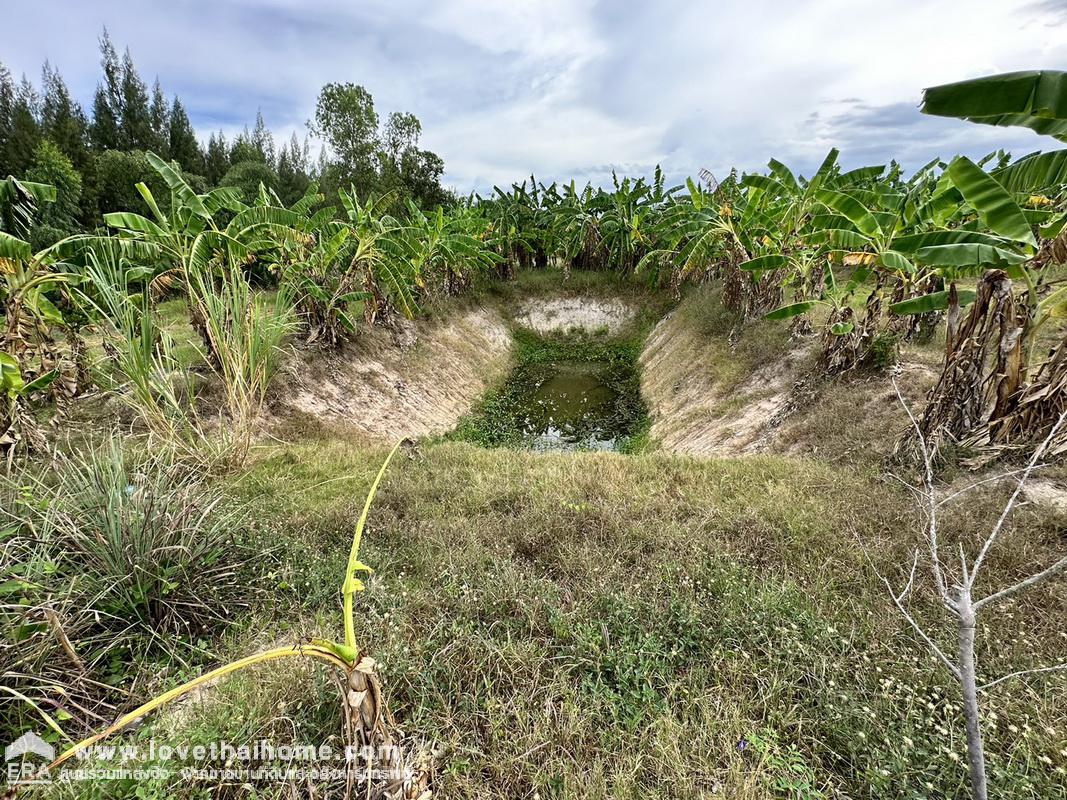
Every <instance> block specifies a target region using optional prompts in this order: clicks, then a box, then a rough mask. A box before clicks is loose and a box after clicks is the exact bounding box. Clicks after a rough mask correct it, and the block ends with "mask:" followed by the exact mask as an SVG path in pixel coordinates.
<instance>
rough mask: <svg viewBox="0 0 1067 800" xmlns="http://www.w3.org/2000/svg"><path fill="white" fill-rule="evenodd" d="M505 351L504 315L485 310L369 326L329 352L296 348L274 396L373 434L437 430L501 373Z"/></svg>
mask: <svg viewBox="0 0 1067 800" xmlns="http://www.w3.org/2000/svg"><path fill="white" fill-rule="evenodd" d="M510 351H511V335H510V333H509V331H508V327H507V324H506V323H505V321H504V319H503V317H501V316H500V314H498V313H497V312H496V311H493V310H490V309H485V308H482V309H476V310H472V311H467V312H461V313H459V314H457V316H455V317H454V318H453V319H451V320H449V321H447V322H441V321H422V320H420V321H419V322H415V323H407V322H405V323H402V324H401V326H400V327H399V328H398V329H396V330H392V331H390V330H387V329H384V328H374V329H372V330H370V331H367V332H365V333H363V334H362V335H360V336H359V337H357V338H356V339H355V340H353V341H352V342H349V343H347V344H346V345H345V346H344V347H343V348H342V349H341V350H339V351H337V352H336V353H329V354H310V353H306V352H303V353H300V354H298V355H297V357H296V358H294V359H292V360H291V362H290V364H289V365H288V367H287V371H288V372H289V373H290V374H289V375H287V376H283V378H282V379H280V380H279V381H277V383H276V385H280V386H286V387H289V388H290V389H291V388H292V387H296V391H295V393H292V394H290V395H289V396H288V397H284V396H279V398H278V400H277V401H276V402H277V405H279V406H282V408H281V409H280V410H281V411H282V413H284V407H288V408H289V409H291V410H294V411H297V412H302V413H305V414H309V415H312V416H314V417H316V418H318V419H319V420H321V421H323V422H325V423H327V424H332V425H338V426H342V427H347V428H350V429H354V430H356V431H358V432H360V433H363V434H366V435H367V436H368V437H370V438H374V439H388V440H395V439H398V438H400V437H402V436H412V437H417V436H427V435H434V434H440V433H444V432H446V431H448V430H451V429H452V428H453V427H454V426H455V424H456V422H457V421H458V420H459V419H460V417H462V416H463V415H464V414H466V413H467V412H468V411H469V410H470V408H471V406H472V405H473V404H474V403H475V402H476V401H477V400H478V398H479V397H480V396H481V395H482V393H483V392H484V391H485V390H486V389H487V388H488V386H489V385H490V384H491V383H493V382H494V381H496V380H498V379H499V378H500V377H502V376H503V374H504V373H505V372H506V371H507V369H508V365H509V354H510Z"/></svg>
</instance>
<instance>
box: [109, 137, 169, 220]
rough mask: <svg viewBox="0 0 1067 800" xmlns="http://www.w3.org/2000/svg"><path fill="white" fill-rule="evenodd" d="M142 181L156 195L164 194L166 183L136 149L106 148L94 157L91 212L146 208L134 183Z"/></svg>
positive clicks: (163, 195)
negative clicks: (93, 203)
mask: <svg viewBox="0 0 1067 800" xmlns="http://www.w3.org/2000/svg"><path fill="white" fill-rule="evenodd" d="M142 182H143V183H145V184H147V185H148V187H149V188H150V189H151V190H152V192H153V193H154V194H155V195H156V196H157V197H159V198H161V199H163V198H166V196H167V188H166V184H164V183H163V180H162V178H160V177H159V174H158V173H157V172H156V171H155V170H154V169H153V168H152V165H151V164H150V163H149V162H148V159H147V158H146V157H145V154H144V153H143V152H142V151H140V150H135V151H132V152H124V151H121V150H106V151H104V152H103V153H100V154H99V155H98V156H97V157H96V170H95V175H94V185H93V191H92V193H93V197H94V198H95V202H96V209H95V214H94V216H98V215H103V214H109V213H111V212H113V211H134V210H135V211H138V212H141V211H144V212H145V213H148V212H149V209H148V207H147V206H146V205H145V202H144V200H143V199H142V197H141V195H140V193H139V192H138V191H137V188H136V186H137V184H138V183H142Z"/></svg>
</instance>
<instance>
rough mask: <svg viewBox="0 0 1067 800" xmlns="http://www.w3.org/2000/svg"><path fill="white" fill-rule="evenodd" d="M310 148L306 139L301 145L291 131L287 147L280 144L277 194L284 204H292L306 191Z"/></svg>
mask: <svg viewBox="0 0 1067 800" xmlns="http://www.w3.org/2000/svg"><path fill="white" fill-rule="evenodd" d="M309 160H310V149H309V147H308V142H307V139H304V145H303V147H301V145H300V140H299V139H298V138H297V136H296V132H295V131H294V132H293V135H292V137H291V138H290V139H289V145H288V147H286V146H284V145H283V146H282V149H281V151H280V152H279V153H278V195H279V196H280V197H281V199H282V201H283V202H284V203H285V204H286V205H292V204H293V203H295V202H296V201H297V200H299V199H300V198H301V197H303V196H304V194H305V192H307V189H308V186H309V185H310V183H311V178H310V177H309V175H308V162H309Z"/></svg>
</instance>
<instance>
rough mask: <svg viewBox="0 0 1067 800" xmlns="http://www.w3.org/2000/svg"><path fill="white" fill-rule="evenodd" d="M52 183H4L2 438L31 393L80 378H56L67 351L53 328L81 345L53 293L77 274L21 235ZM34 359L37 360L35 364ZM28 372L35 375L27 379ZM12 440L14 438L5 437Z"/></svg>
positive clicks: (71, 388) (0, 217) (0, 216)
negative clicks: (63, 348)
mask: <svg viewBox="0 0 1067 800" xmlns="http://www.w3.org/2000/svg"><path fill="white" fill-rule="evenodd" d="M55 196H56V195H55V189H54V187H52V186H48V185H47V184H37V183H28V182H25V181H18V180H15V179H14V178H10V177H9V178H8V179H7V180H5V181H3V182H2V183H0V221H2V222H3V225H4V227H5V228H6V229H7V230H2V231H0V307H2V309H3V317H4V325H3V329H2V330H0V355H3V357H4V376H5V377H4V379H3V380H4V390H3V391H4V397H5V400H4V401H3V407H2V408H0V428H2V431H0V438H6V437H10V436H13V435H14V434H12V433H11V431H12V430H13V428H14V426H15V424H16V422H17V420H18V418H19V416H20V415H19V412H18V410H19V408H20V407H22V406H23V405H24V401H25V400H26V399H27V398H29V396H30V395H31V394H34V393H36V392H39V391H42V390H45V389H49V388H54V385H55V386H62V387H64V388H63V389H62V391H63V393H64V394H67V395H70V394H73V393H74V392H76V391H77V389H78V387H77V385H76V381H63V382H61V383H59V384H57V383H56V378H57V377H58V375H59V374H60V373H61V372H62V369H61V365H63V364H64V363H66V357H65V355H64V353H63V351H62V350H61V349H60V347H59V345H58V343H57V342H56V338H55V335H54V332H55V330H56V329H57V328H64V329H65V330H66V333H67V340H68V344H69V347H70V353H68V354H67V355H70V356H72V357H73V353H74V352H75V351H76V350H79V349H80V346H81V342H80V339H79V337H78V334H77V332H76V331H74V330H73V329H70V328H68V327H67V326H66V321H65V319H64V316H63V314H62V313H61V312H60V310H59V309H58V308H57V307H56V305H55V303H53V302H52V300H51V299H49V294H52V295H53V296H54V295H55V293H57V292H65V293H67V295H68V296H69V294H70V293H71V292H72V291H73V287H74V284H76V283H77V282H78V276H77V275H75V274H74V273H73V272H71V271H70V270H69V269H68V268H67V267H68V265H66V264H65V263H64V262H63V261H62V260H60V259H59V258H58V256H57V255H56V247H55V246H53V247H49V248H45V249H44V250H41V251H39V252H37V253H34V252H33V249H32V247H31V246H30V243H29V242H28V241H26V240H25V239H24V238H20V235H16V234H15V233H11V232H9V231H15V232H16V233H17V234H21V235H22V236H25V235H28V232H29V229H30V228H31V227H32V224H33V220H34V215H35V214H36V211H37V207H38V204H39V203H44V202H51V201H53V200H54V199H55ZM31 365H33V366H32V367H31ZM27 373H30V374H33V376H34V377H32V378H30V379H28V380H27V379H26V375H27ZM3 444H5V445H7V444H13V442H6V441H5V442H3Z"/></svg>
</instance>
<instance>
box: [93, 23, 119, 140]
mask: <svg viewBox="0 0 1067 800" xmlns="http://www.w3.org/2000/svg"><path fill="white" fill-rule="evenodd" d="M100 66H101V68H102V69H103V71H104V80H103V82H102V83H100V84H98V85H97V87H96V93H95V95H94V96H93V124H92V126H91V127H90V129H89V139H90V141H91V143H92V146H93V149H94V150H96V151H97V152H100V151H103V150H114V149H117V148H118V147H119V146H120V141H119V125H120V121H121V120H122V67H121V65H120V64H119V57H118V54H117V53H116V52H115V46H114V45H113V44H112V43H111V37H110V36H108V33H107V28H104V33H103V35H101V37H100Z"/></svg>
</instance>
